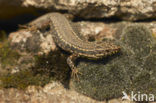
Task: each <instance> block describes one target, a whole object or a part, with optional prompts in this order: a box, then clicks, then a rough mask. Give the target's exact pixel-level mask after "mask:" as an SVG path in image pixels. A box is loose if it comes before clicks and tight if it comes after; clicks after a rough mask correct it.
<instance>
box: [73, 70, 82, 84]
mask: <svg viewBox="0 0 156 103" xmlns="http://www.w3.org/2000/svg"><path fill="white" fill-rule="evenodd" d="M78 74H81V75H82V73H81V72H79V71H78V69H77V68H74V69H72V75H71V76H72V77H74V79H76V80H77V81H80V80H79V76H78Z"/></svg>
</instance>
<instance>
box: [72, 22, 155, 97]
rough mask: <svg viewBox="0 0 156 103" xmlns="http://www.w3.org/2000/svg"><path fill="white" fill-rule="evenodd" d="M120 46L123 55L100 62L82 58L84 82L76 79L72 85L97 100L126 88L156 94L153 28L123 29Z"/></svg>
mask: <svg viewBox="0 0 156 103" xmlns="http://www.w3.org/2000/svg"><path fill="white" fill-rule="evenodd" d="M119 45H120V46H121V52H120V53H119V54H120V55H117V54H116V55H115V56H112V57H107V58H104V59H103V60H102V61H96V62H92V61H90V60H87V61H86V60H85V61H83V60H80V63H79V64H78V70H79V71H80V72H81V73H82V75H79V79H80V82H78V81H76V80H75V79H74V78H72V80H71V88H73V89H75V90H76V91H78V92H80V93H83V94H85V95H88V96H90V97H92V98H95V99H97V100H105V99H109V98H114V97H119V96H121V95H122V91H125V92H127V93H128V92H130V91H135V92H137V91H139V90H140V91H141V92H142V93H155V91H152V90H154V89H156V86H154V85H155V84H156V80H155V76H154V73H156V71H154V69H155V67H156V66H155V63H154V61H155V57H156V56H155V54H153V53H154V48H155V40H154V37H153V36H152V34H151V32H150V30H149V29H148V28H147V27H145V26H144V25H139V24H134V25H129V26H127V27H125V28H124V29H123V31H122V35H121V37H120V41H119ZM148 68H150V69H148ZM151 71H153V72H152V73H151Z"/></svg>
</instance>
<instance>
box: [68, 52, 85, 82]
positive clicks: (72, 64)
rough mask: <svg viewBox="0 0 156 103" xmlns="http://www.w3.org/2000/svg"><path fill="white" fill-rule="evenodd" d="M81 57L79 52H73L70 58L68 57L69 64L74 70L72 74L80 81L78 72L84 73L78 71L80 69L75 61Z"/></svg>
mask: <svg viewBox="0 0 156 103" xmlns="http://www.w3.org/2000/svg"><path fill="white" fill-rule="evenodd" d="M78 57H79V55H77V54H72V55H70V56H69V57H68V58H67V64H68V65H69V67H70V68H71V70H72V76H73V77H74V78H77V79H78V81H79V78H78V74H82V73H80V72H79V71H78V69H77V68H76V67H75V65H74V62H75V60H76V59H77V58H78Z"/></svg>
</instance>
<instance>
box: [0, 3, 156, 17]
mask: <svg viewBox="0 0 156 103" xmlns="http://www.w3.org/2000/svg"><path fill="white" fill-rule="evenodd" d="M8 1H9V0H1V1H0V5H1V6H0V7H1V11H2V12H1V13H0V15H1V16H0V18H1V19H5V20H7V18H11V17H16V16H21V15H24V14H26V13H29V14H37V9H36V10H35V9H33V8H32V7H35V8H40V9H44V10H45V11H50V12H51V11H56V10H57V11H65V12H66V13H71V14H73V15H75V17H81V18H87V19H90V18H109V17H117V18H119V19H124V20H144V19H151V18H153V19H154V18H155V17H156V9H155V8H156V0H14V1H13V2H8ZM6 10H7V12H6ZM12 10H15V11H14V12H12ZM8 11H9V12H8ZM14 20H15V18H14Z"/></svg>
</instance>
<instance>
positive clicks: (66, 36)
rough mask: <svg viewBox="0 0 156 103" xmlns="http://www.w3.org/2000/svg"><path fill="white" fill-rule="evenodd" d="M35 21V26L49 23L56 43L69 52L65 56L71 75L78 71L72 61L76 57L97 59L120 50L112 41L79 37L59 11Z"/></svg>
mask: <svg viewBox="0 0 156 103" xmlns="http://www.w3.org/2000/svg"><path fill="white" fill-rule="evenodd" d="M47 21H48V22H47ZM36 22H38V24H39V25H36V26H40V24H42V22H44V23H45V24H46V23H48V24H50V28H51V29H50V30H51V31H52V32H51V33H52V37H53V39H54V42H55V43H56V45H57V46H59V47H60V48H62V49H63V50H65V51H68V52H70V53H71V56H69V57H68V58H67V64H68V65H69V66H70V68H71V69H72V75H76V74H77V73H79V72H78V70H77V69H76V67H75V66H74V61H75V60H76V59H77V58H78V57H80V56H81V57H87V58H91V59H99V58H103V57H106V56H108V55H111V54H114V53H116V52H118V51H119V50H120V47H119V46H117V45H114V44H113V43H112V42H100V43H98V42H89V41H84V40H82V39H80V38H79V36H78V35H77V34H76V32H74V30H73V29H72V26H71V25H70V23H69V21H68V20H67V19H66V18H65V16H63V15H62V14H60V13H49V14H48V16H43V17H42V18H41V19H40V20H38V21H36ZM40 28H41V27H40ZM76 76H77V75H76Z"/></svg>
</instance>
